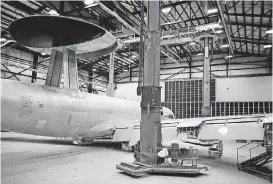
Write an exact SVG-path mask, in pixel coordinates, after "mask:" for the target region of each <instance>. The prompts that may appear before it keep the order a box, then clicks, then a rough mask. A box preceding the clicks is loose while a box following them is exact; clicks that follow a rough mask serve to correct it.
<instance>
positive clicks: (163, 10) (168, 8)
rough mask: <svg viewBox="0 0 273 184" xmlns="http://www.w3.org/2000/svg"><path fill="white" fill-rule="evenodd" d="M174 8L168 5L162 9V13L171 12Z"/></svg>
mask: <svg viewBox="0 0 273 184" xmlns="http://www.w3.org/2000/svg"><path fill="white" fill-rule="evenodd" d="M171 10H172V7H166V8H162V9H161V11H162V13H165V14H166V13H169V12H170V11H171Z"/></svg>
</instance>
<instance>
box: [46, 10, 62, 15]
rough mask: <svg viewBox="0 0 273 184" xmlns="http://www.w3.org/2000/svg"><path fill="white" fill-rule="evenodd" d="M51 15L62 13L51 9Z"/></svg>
mask: <svg viewBox="0 0 273 184" xmlns="http://www.w3.org/2000/svg"><path fill="white" fill-rule="evenodd" d="M48 13H49V15H60V14H59V13H58V12H57V11H56V10H50V11H49V12H48Z"/></svg>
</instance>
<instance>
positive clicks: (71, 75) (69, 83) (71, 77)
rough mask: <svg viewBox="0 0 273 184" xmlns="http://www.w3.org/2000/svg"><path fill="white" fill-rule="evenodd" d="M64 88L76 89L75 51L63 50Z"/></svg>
mask: <svg viewBox="0 0 273 184" xmlns="http://www.w3.org/2000/svg"><path fill="white" fill-rule="evenodd" d="M63 67H64V87H65V88H70V89H76V90H77V89H78V69H77V61H76V53H75V51H73V50H71V49H67V48H63Z"/></svg>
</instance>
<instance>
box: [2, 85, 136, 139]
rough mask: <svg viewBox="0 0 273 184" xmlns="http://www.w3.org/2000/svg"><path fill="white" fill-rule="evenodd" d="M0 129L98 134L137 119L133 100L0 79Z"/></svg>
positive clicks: (63, 134) (45, 133) (53, 134)
mask: <svg viewBox="0 0 273 184" xmlns="http://www.w3.org/2000/svg"><path fill="white" fill-rule="evenodd" d="M1 107H2V109H1V126H2V127H1V129H2V130H6V131H14V132H18V133H25V134H32V135H42V136H51V137H90V138H94V137H96V136H99V135H100V134H101V133H102V132H103V131H106V130H109V129H111V128H113V127H115V126H116V125H117V124H120V123H122V122H124V123H125V120H126V123H130V121H132V122H135V121H136V120H140V117H141V112H140V104H139V102H136V101H130V100H123V99H119V98H113V97H107V96H100V95H95V94H89V93H82V92H78V91H74V90H70V89H65V88H63V89H60V88H56V87H51V86H40V85H36V84H31V83H23V82H18V81H12V80H2V81H1Z"/></svg>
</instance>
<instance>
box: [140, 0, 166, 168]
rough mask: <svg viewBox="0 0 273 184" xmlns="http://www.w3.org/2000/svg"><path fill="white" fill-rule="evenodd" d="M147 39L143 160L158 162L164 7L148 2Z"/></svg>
mask: <svg viewBox="0 0 273 184" xmlns="http://www.w3.org/2000/svg"><path fill="white" fill-rule="evenodd" d="M147 25H148V28H147V38H146V40H147V42H145V47H144V49H145V51H144V52H145V54H144V59H145V61H144V67H143V68H144V80H143V87H142V93H141V94H142V100H141V123H140V162H142V163H144V164H154V163H155V159H154V156H156V155H157V152H158V150H157V147H160V146H161V140H162V135H161V124H160V110H161V101H160V99H161V98H160V96H161V95H160V92H161V88H160V85H159V83H160V6H159V1H148V24H147Z"/></svg>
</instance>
